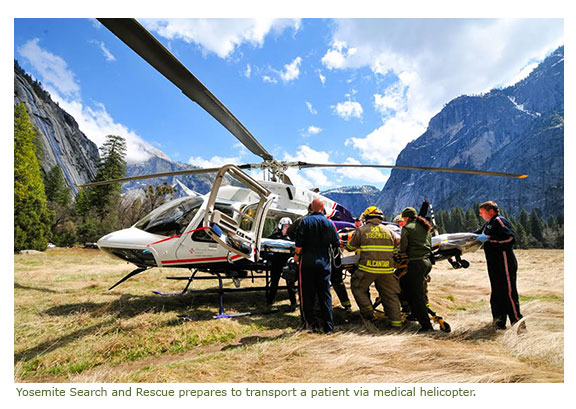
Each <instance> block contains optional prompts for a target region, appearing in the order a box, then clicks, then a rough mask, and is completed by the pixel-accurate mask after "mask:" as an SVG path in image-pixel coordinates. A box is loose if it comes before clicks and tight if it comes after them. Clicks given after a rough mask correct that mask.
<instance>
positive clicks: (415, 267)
mask: <svg viewBox="0 0 576 409" xmlns="http://www.w3.org/2000/svg"><path fill="white" fill-rule="evenodd" d="M402 219H403V221H404V222H405V223H406V224H405V225H404V226H403V227H402V232H401V235H400V249H399V253H400V254H406V255H407V256H408V268H407V271H406V274H405V275H404V276H403V277H402V278H401V281H402V290H403V291H404V292H405V295H406V298H407V299H408V302H409V304H410V310H411V312H412V314H414V316H415V318H416V319H417V320H418V322H419V323H420V326H421V328H420V330H419V332H427V331H432V330H433V328H432V324H431V323H430V318H429V316H428V307H427V306H426V290H425V282H426V276H427V275H428V273H429V272H430V270H432V262H431V261H430V254H431V252H432V237H431V234H430V232H431V231H432V226H431V225H430V223H429V222H428V220H426V219H425V218H423V217H421V216H418V213H416V210H415V209H414V208H413V207H407V208H405V209H404V210H403V211H402Z"/></svg>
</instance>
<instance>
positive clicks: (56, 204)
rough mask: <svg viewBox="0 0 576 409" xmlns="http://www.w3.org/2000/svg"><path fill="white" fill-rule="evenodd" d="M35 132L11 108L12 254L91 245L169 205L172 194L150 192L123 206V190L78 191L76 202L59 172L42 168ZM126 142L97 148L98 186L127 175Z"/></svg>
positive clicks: (159, 189)
mask: <svg viewBox="0 0 576 409" xmlns="http://www.w3.org/2000/svg"><path fill="white" fill-rule="evenodd" d="M38 137H39V132H38V130H37V129H35V128H34V126H33V125H32V124H31V122H30V118H29V116H28V113H27V112H26V108H25V105H24V104H19V105H17V106H16V107H15V108H14V251H19V250H24V249H32V250H40V251H43V250H45V249H46V248H47V246H48V243H53V244H54V245H56V246H58V247H72V246H75V245H78V244H81V245H84V244H85V243H94V242H96V241H97V240H98V239H99V238H100V237H102V236H104V235H105V234H107V233H110V232H112V231H115V230H119V229H122V228H126V227H129V226H132V225H133V224H134V223H135V222H136V221H138V220H139V219H140V218H142V217H143V216H144V215H145V214H147V213H149V212H150V211H151V210H153V209H154V208H156V207H158V206H160V205H161V204H163V203H164V202H165V201H167V200H170V199H171V198H172V197H173V195H174V193H175V192H176V188H174V187H172V186H169V185H166V184H165V185H161V186H156V187H153V186H148V187H147V188H146V189H144V192H143V193H142V194H141V195H140V196H139V197H136V198H131V199H129V200H126V198H123V196H122V194H121V190H122V188H121V184H120V183H112V184H107V185H102V186H91V187H87V188H83V189H81V190H80V191H79V192H78V194H76V196H74V195H73V193H72V189H71V188H70V187H69V186H68V184H67V183H66V180H65V178H64V174H63V172H62V168H61V167H60V166H59V165H56V166H54V167H53V168H52V169H51V170H50V171H49V172H48V173H44V172H43V171H42V169H41V167H40V160H41V157H42V150H41V144H40V141H39V139H38ZM125 157H126V141H125V140H124V138H122V137H121V136H118V135H108V136H106V141H105V142H104V144H103V145H102V146H101V147H100V159H99V161H98V164H97V172H96V179H95V180H96V181H102V180H110V179H118V178H122V177H124V176H125V175H126V161H125Z"/></svg>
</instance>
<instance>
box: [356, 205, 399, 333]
mask: <svg viewBox="0 0 576 409" xmlns="http://www.w3.org/2000/svg"><path fill="white" fill-rule="evenodd" d="M363 214H364V217H365V220H366V223H365V224H364V225H363V226H361V227H358V228H357V229H356V231H355V232H354V235H353V236H352V239H351V240H350V241H349V242H348V244H347V249H348V250H350V251H359V252H360V260H358V268H357V270H356V271H355V272H354V274H353V275H352V279H351V284H350V286H351V288H352V295H354V299H355V300H356V304H358V307H359V308H360V313H361V314H362V317H363V318H365V319H373V318H374V308H373V306H372V302H371V301H370V293H369V289H370V285H371V284H372V283H375V285H376V289H377V290H378V294H379V295H380V299H381V301H382V306H383V307H384V311H385V312H386V316H387V317H388V321H389V323H390V326H391V327H393V328H400V327H401V326H402V315H401V313H400V300H399V299H398V294H399V293H400V285H399V284H398V278H397V277H396V276H395V275H394V257H393V256H394V250H395V248H396V246H397V244H398V239H399V237H398V236H397V235H396V233H394V232H393V231H392V229H390V228H389V227H386V226H384V225H383V224H382V219H383V217H384V215H383V214H382V211H381V210H380V209H378V208H377V207H374V206H371V207H369V208H368V209H366V211H365V212H364V213H363Z"/></svg>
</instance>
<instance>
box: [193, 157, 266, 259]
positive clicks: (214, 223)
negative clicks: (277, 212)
mask: <svg viewBox="0 0 576 409" xmlns="http://www.w3.org/2000/svg"><path fill="white" fill-rule="evenodd" d="M273 199H274V196H273V195H272V192H270V191H269V190H268V189H266V188H265V187H264V186H262V185H261V184H260V183H258V182H257V181H256V180H254V179H253V178H252V177H250V176H249V175H247V174H246V173H244V172H242V170H240V168H238V167H236V166H234V165H224V166H222V167H221V168H220V170H219V171H218V173H217V174H216V178H215V179H214V184H213V187H212V191H211V192H210V197H209V198H208V202H207V204H206V213H205V215H204V226H205V227H210V228H209V229H207V230H206V232H207V233H208V234H209V235H210V237H212V239H214V240H215V241H216V242H217V243H219V244H220V245H222V246H223V247H224V248H226V249H227V250H228V251H229V253H228V259H229V261H231V256H232V255H234V254H236V255H240V256H242V257H244V258H246V259H249V260H251V261H256V260H258V258H259V252H260V238H261V236H262V229H263V227H264V220H265V217H266V213H267V212H268V209H269V207H270V205H271V204H272V201H273ZM225 205H228V206H226V207H224V206H225Z"/></svg>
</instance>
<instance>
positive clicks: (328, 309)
mask: <svg viewBox="0 0 576 409" xmlns="http://www.w3.org/2000/svg"><path fill="white" fill-rule="evenodd" d="M310 210H311V211H312V213H311V214H310V215H308V216H306V217H304V218H303V219H302V221H301V222H300V225H299V226H298V229H297V230H296V237H295V244H296V254H295V256H294V261H296V262H297V263H298V264H299V268H300V271H299V282H300V312H301V314H302V320H303V322H304V326H305V328H306V329H308V330H315V329H318V328H319V327H320V326H321V327H322V330H323V331H324V332H325V333H330V332H333V331H334V316H333V312H332V295H331V293H330V265H331V254H330V248H331V247H333V248H334V247H336V248H337V247H339V246H340V238H339V237H338V233H337V232H336V228H335V227H334V225H333V224H332V222H331V221H330V220H328V219H327V218H326V216H324V213H323V212H322V211H323V210H324V203H323V202H322V201H321V200H320V199H314V200H313V201H312V203H311V204H310ZM316 297H317V298H318V302H319V304H320V320H321V321H322V322H321V323H318V322H316V319H315V315H314V302H315V299H316Z"/></svg>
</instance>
